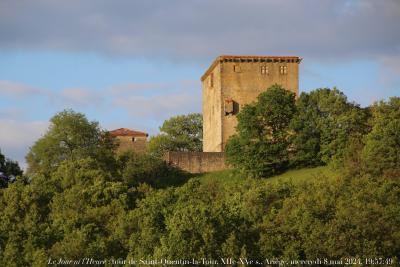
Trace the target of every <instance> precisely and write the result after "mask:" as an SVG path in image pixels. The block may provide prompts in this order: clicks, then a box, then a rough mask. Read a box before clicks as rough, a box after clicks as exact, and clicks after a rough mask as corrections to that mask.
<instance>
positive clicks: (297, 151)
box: [290, 88, 369, 167]
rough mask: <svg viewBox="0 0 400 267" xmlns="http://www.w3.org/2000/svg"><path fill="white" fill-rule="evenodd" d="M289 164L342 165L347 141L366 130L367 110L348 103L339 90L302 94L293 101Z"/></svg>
mask: <svg viewBox="0 0 400 267" xmlns="http://www.w3.org/2000/svg"><path fill="white" fill-rule="evenodd" d="M296 106H297V113H296V115H295V116H294V118H293V120H292V122H291V125H290V128H291V129H292V131H293V133H294V134H293V135H292V140H291V142H292V145H293V157H292V159H291V161H292V165H295V166H298V167H304V166H317V165H322V164H328V163H331V162H332V160H333V161H336V162H341V161H342V160H343V157H344V154H345V153H346V148H347V147H348V144H349V142H350V140H353V139H362V136H363V135H364V134H366V133H367V132H368V131H369V127H368V118H369V112H368V109H362V108H360V107H359V106H358V105H356V104H354V103H350V102H349V101H348V100H347V97H346V96H345V95H344V94H343V93H342V92H341V91H339V90H338V89H336V88H333V89H329V88H320V89H316V90H314V91H311V92H310V93H302V94H301V95H300V97H299V99H298V100H297V102H296Z"/></svg>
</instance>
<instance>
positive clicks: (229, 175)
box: [196, 166, 338, 186]
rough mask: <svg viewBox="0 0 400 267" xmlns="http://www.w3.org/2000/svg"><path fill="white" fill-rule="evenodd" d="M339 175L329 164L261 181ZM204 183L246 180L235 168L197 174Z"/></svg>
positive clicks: (299, 179) (229, 182)
mask: <svg viewBox="0 0 400 267" xmlns="http://www.w3.org/2000/svg"><path fill="white" fill-rule="evenodd" d="M336 176H338V173H337V172H335V171H333V170H332V169H331V168H329V167H328V166H320V167H316V168H304V169H298V170H290V171H287V172H285V173H282V174H280V175H276V176H272V177H269V178H262V179H260V182H263V183H270V184H273V183H281V182H292V183H294V184H299V183H304V182H307V181H314V180H318V179H321V178H322V177H324V179H326V177H328V178H333V177H336ZM196 177H197V178H199V179H200V181H201V182H203V183H210V182H216V183H222V184H224V185H226V186H229V185H240V184H243V183H245V182H246V180H247V179H246V177H244V174H241V173H239V172H238V171H235V170H224V171H217V172H209V173H204V174H199V175H197V176H196Z"/></svg>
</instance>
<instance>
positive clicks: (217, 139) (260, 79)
mask: <svg viewBox="0 0 400 267" xmlns="http://www.w3.org/2000/svg"><path fill="white" fill-rule="evenodd" d="M300 61H301V58H299V57H294V56H219V57H217V58H216V59H215V60H214V62H213V63H212V64H211V66H210V67H209V68H208V70H207V71H206V72H205V74H204V75H203V76H202V77H201V81H202V87H203V151H204V152H223V151H224V148H225V145H226V142H227V140H228V138H229V137H230V136H231V135H233V134H234V133H235V132H236V129H235V127H236V125H237V119H236V114H237V113H238V112H239V111H240V108H241V107H242V106H243V105H245V104H249V103H251V102H253V101H255V100H256V98H257V96H258V95H259V94H260V93H262V92H263V91H265V90H267V88H269V87H270V86H272V85H274V84H279V85H281V86H282V87H284V88H286V89H287V90H290V91H292V92H294V93H296V95H298V92H299V63H300Z"/></svg>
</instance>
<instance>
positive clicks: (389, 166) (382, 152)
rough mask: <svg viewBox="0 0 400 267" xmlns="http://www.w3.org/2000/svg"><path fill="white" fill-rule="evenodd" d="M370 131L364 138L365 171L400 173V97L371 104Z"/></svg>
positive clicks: (363, 156)
mask: <svg viewBox="0 0 400 267" xmlns="http://www.w3.org/2000/svg"><path fill="white" fill-rule="evenodd" d="M372 114H373V119H372V125H373V127H372V131H371V132H370V133H369V134H368V135H367V136H366V138H365V147H364V149H363V151H362V159H363V162H364V165H365V168H366V171H367V172H370V173H374V174H382V173H390V172H396V173H397V176H398V175H399V174H400V97H392V98H390V99H389V101H388V102H384V101H380V102H378V103H376V104H375V105H373V106H372Z"/></svg>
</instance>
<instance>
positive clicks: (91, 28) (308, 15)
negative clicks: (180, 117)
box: [0, 0, 400, 166]
mask: <svg viewBox="0 0 400 267" xmlns="http://www.w3.org/2000/svg"><path fill="white" fill-rule="evenodd" d="M399 25H400V1H399V0H362V1H361V0H326V1H320V0H315V1H312V0H304V1H302V0H293V1H289V0H287V1H282V0H276V1H268V0H170V1H165V0H159V1H156V0H137V1H131V0H114V1H112V0H85V1H79V0H68V1H62V0H60V1H55V0H18V1H15V0H0V149H1V151H2V153H3V154H6V155H7V156H8V157H10V158H12V159H15V160H18V161H19V162H20V163H21V165H22V166H25V163H24V156H25V154H26V153H27V151H28V149H29V146H31V145H32V144H33V143H34V141H35V140H37V139H38V138H39V137H40V136H41V135H42V134H44V133H45V132H46V129H47V127H48V120H49V118H50V117H51V116H53V115H54V114H55V113H56V112H58V111H61V110H63V109H65V108H72V109H74V110H75V111H80V112H83V113H85V114H86V115H87V117H88V118H89V119H90V120H96V121H99V122H100V124H101V125H102V127H103V128H105V129H114V128H120V127H127V128H132V129H137V130H142V131H147V132H149V133H150V134H156V133H157V131H158V127H159V126H160V125H161V123H162V122H163V121H164V120H165V119H166V118H169V117H170V116H173V115H177V114H186V113H190V112H201V84H200V76H201V75H202V74H203V72H204V71H205V70H206V68H207V67H208V65H209V64H210V63H211V62H212V61H213V59H214V58H215V57H217V56H218V55H220V54H240V55H242V54H244V55H246V54H250V55H295V56H300V57H302V58H303V61H302V63H301V65H300V69H301V72H300V91H310V90H312V89H315V88H319V87H333V86H336V87H338V88H339V89H340V90H342V91H343V92H344V93H345V94H346V95H347V96H348V97H349V99H350V100H352V101H356V102H357V103H360V104H361V105H362V106H366V105H369V104H371V103H373V102H374V101H377V100H380V99H387V98H388V97H389V96H399V95H400V30H399V29H400V28H399V27H400V26H399Z"/></svg>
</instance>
